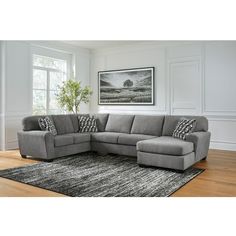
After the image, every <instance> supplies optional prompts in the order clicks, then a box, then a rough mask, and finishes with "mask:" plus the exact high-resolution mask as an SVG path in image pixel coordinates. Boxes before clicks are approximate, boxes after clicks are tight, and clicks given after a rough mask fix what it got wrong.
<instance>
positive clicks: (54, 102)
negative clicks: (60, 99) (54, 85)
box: [49, 91, 59, 110]
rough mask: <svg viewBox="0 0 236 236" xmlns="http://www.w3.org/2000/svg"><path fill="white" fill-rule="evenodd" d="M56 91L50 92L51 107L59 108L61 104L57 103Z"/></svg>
mask: <svg viewBox="0 0 236 236" xmlns="http://www.w3.org/2000/svg"><path fill="white" fill-rule="evenodd" d="M56 94H57V92H56V91H50V93H49V96H50V97H49V109H50V110H51V109H58V108H59V105H58V103H57V99H56Z"/></svg>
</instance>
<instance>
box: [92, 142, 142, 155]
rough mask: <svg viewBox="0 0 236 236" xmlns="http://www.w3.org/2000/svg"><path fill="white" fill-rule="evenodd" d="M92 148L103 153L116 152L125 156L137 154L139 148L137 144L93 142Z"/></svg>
mask: <svg viewBox="0 0 236 236" xmlns="http://www.w3.org/2000/svg"><path fill="white" fill-rule="evenodd" d="M91 150H92V151H96V152H98V153H100V154H103V155H105V154H107V153H114V154H119V155H125V156H133V157H136V156H137V150H136V147H135V146H128V145H122V144H114V143H98V142H91Z"/></svg>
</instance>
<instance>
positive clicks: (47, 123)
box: [38, 116, 57, 135]
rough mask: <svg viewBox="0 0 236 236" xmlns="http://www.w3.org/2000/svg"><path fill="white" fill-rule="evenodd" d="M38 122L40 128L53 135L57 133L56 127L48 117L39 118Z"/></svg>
mask: <svg viewBox="0 0 236 236" xmlns="http://www.w3.org/2000/svg"><path fill="white" fill-rule="evenodd" d="M38 122H39V127H40V128H41V130H44V131H49V132H51V133H52V134H53V135H57V130H56V127H55V125H54V123H53V121H52V120H51V118H50V117H48V116H46V117H45V118H39V119H38Z"/></svg>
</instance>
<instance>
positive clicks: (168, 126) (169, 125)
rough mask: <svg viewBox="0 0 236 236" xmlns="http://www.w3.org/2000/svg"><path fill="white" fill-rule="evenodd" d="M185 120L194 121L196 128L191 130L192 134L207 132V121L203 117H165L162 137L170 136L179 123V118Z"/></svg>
mask: <svg viewBox="0 0 236 236" xmlns="http://www.w3.org/2000/svg"><path fill="white" fill-rule="evenodd" d="M183 117H184V118H187V119H195V120H196V122H197V123H196V126H195V128H194V130H193V132H196V131H207V130H208V120H207V118H206V117H204V116H165V119H164V125H163V130H162V135H163V136H172V134H173V132H174V130H175V128H176V125H177V124H178V122H179V121H180V119H181V118H183Z"/></svg>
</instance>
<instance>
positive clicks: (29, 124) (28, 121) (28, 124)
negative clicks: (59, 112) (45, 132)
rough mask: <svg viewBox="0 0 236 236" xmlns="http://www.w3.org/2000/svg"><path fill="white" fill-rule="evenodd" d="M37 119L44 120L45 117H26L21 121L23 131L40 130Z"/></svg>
mask: <svg viewBox="0 0 236 236" xmlns="http://www.w3.org/2000/svg"><path fill="white" fill-rule="evenodd" d="M39 118H45V116H27V117H25V118H24V119H23V120H22V125H23V131H30V130H41V128H40V126H39V121H38V120H39Z"/></svg>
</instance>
